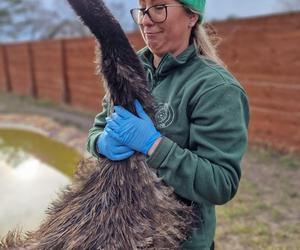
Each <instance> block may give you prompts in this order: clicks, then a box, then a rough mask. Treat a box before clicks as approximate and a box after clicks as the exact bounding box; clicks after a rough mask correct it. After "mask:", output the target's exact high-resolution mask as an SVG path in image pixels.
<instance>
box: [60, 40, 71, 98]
mask: <svg viewBox="0 0 300 250" xmlns="http://www.w3.org/2000/svg"><path fill="white" fill-rule="evenodd" d="M60 55H61V72H62V82H61V83H62V96H61V99H62V102H63V103H70V90H69V78H68V64H67V56H66V42H65V41H64V40H60Z"/></svg>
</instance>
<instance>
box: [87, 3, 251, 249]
mask: <svg viewBox="0 0 300 250" xmlns="http://www.w3.org/2000/svg"><path fill="white" fill-rule="evenodd" d="M139 5H140V8H137V9H133V10H131V15H132V17H133V19H134V21H135V22H136V23H137V24H138V25H139V27H140V31H141V33H142V36H143V38H144V40H145V43H146V45H147V47H145V48H144V49H142V50H141V51H139V56H140V58H141V61H142V63H143V64H144V69H145V71H146V74H147V79H148V81H149V84H150V88H151V93H152V95H153V97H154V100H155V105H156V121H157V124H156V128H155V126H154V124H153V123H152V121H151V119H150V118H149V117H148V115H147V114H146V113H145V112H144V111H143V108H142V107H141V105H140V104H139V102H137V101H135V107H136V111H137V116H136V115H134V114H132V113H130V112H129V111H127V110H125V109H124V108H123V107H120V106H117V107H115V110H114V113H113V114H112V115H111V116H109V117H107V116H108V114H109V106H108V104H107V102H106V100H105V98H104V102H103V111H102V112H101V113H100V114H98V115H97V116H96V118H95V123H94V125H93V127H92V128H91V130H90V132H89V137H88V144H87V148H88V151H89V152H91V153H92V154H93V155H95V156H99V155H100V154H102V155H104V156H106V157H107V158H109V159H111V160H122V159H125V158H128V157H130V156H131V155H132V154H133V153H134V152H135V151H138V152H141V153H143V154H145V155H147V162H148V165H149V166H150V167H152V168H154V169H156V170H157V174H158V175H159V176H160V177H162V179H163V180H164V181H165V182H166V183H167V184H168V185H170V186H172V187H173V188H174V190H175V192H176V194H178V196H179V197H181V199H182V200H183V201H184V202H186V203H188V204H194V205H195V207H196V209H197V213H198V215H199V218H200V220H199V221H198V222H197V225H195V228H194V229H193V230H192V232H191V233H190V236H189V237H188V239H187V240H186V241H185V242H183V244H182V249H197V250H199V249H213V248H214V243H213V239H214V235H215V226H216V217H215V205H221V204H224V203H226V202H228V201H229V200H230V199H232V198H233V197H234V195H235V193H236V192H237V188H238V184H239V180H240V176H241V169H240V162H241V158H242V156H243V154H244V152H245V150H246V146H247V126H248V121H249V109H248V101H247V97H246V94H245V92H244V90H243V88H242V87H241V86H240V84H239V83H238V81H237V80H236V79H235V78H234V77H233V76H232V75H231V74H230V73H229V72H228V71H227V70H225V69H224V67H222V63H221V60H220V59H219V58H218V57H217V55H216V52H215V49H214V47H213V46H212V44H211V42H210V40H209V37H208V35H207V34H206V31H205V29H204V27H203V26H202V19H203V11H204V6H205V0H180V1H175V0H159V1H157V0H140V1H139Z"/></svg>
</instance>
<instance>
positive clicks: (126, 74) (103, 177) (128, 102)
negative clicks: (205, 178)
mask: <svg viewBox="0 0 300 250" xmlns="http://www.w3.org/2000/svg"><path fill="white" fill-rule="evenodd" d="M68 1H69V3H70V5H71V6H72V7H73V9H74V10H75V12H76V13H77V14H78V15H79V16H80V18H81V20H82V21H83V22H84V24H85V25H87V26H88V27H89V28H90V30H91V31H92V33H93V34H94V36H95V37H96V39H97V41H98V42H99V44H100V47H101V49H100V50H101V53H99V54H98V61H99V69H100V70H101V72H99V73H102V74H103V76H104V77H105V79H106V88H107V96H109V97H110V101H111V104H112V105H116V104H117V105H122V106H124V107H125V108H127V109H129V110H131V111H132V112H135V111H134V109H133V100H134V99H138V100H139V101H140V102H141V103H142V105H143V106H144V109H145V111H146V112H147V113H148V114H149V115H150V116H151V117H152V118H153V117H154V111H153V106H152V98H151V95H150V92H149V90H148V88H147V82H146V78H145V76H144V72H143V68H142V66H141V64H140V61H139V60H138V58H137V56H136V54H135V52H134V50H133V49H132V48H131V46H130V44H129V42H128V40H127V38H126V36H125V34H124V32H123V31H122V29H121V27H120V25H119V23H118V22H117V21H116V20H115V19H114V17H113V16H112V15H111V14H110V12H109V11H108V9H107V8H106V6H105V5H104V3H103V1H101V0H68ZM100 54H101V55H100ZM193 219H194V216H193V212H192V207H191V206H187V205H185V204H183V203H181V202H179V201H178V200H177V199H176V197H175V195H174V194H173V190H172V189H171V188H169V187H167V186H165V185H164V184H163V182H162V181H161V180H160V179H159V178H157V176H156V174H155V173H154V172H153V171H152V170H151V169H150V167H149V166H147V164H146V161H145V157H144V156H143V155H141V154H138V153H136V154H135V155H134V156H132V157H131V158H129V159H127V160H124V161H110V160H108V159H105V158H100V159H99V160H98V161H97V162H95V161H93V160H85V161H83V162H82V163H81V164H80V165H79V166H78V168H77V172H76V175H75V179H74V181H73V183H72V184H71V185H70V186H68V187H67V189H66V190H65V191H64V192H62V193H61V194H60V196H59V198H58V200H57V201H55V202H53V203H52V204H51V206H50V207H49V209H48V211H47V217H46V219H45V221H44V222H43V223H42V224H41V225H40V227H39V228H38V229H37V230H36V231H34V232H29V233H27V234H25V235H24V236H22V235H21V233H20V232H12V233H9V234H8V235H7V236H6V237H5V238H4V239H3V240H2V241H1V242H0V249H18V250H21V249H22V250H23V249H24V250H29V249H30V250H31V249H32V250H33V249H35V250H49V249H59V250H60V249H64V250H75V249H105V250H106V249H107V250H131V249H179V248H180V243H181V242H182V241H183V240H184V239H185V237H186V233H187V232H188V231H189V229H190V226H191V222H192V220H193Z"/></svg>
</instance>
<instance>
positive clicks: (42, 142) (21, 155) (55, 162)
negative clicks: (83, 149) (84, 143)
mask: <svg viewBox="0 0 300 250" xmlns="http://www.w3.org/2000/svg"><path fill="white" fill-rule="evenodd" d="M28 155H30V156H33V157H35V158H37V159H39V160H40V161H41V162H43V163H46V164H48V165H50V166H52V167H54V168H56V169H57V170H58V171H60V172H61V173H63V174H65V175H67V176H72V175H73V173H74V170H75V167H76V165H77V163H78V161H79V160H80V159H81V155H80V154H79V153H78V152H77V151H75V150H74V149H72V148H70V147H67V146H65V145H64V144H62V143H59V142H57V141H55V140H53V139H51V138H48V137H46V136H44V135H41V134H38V133H34V132H31V131H27V130H21V129H10V128H8V129H6V128H0V159H2V160H3V159H5V160H6V162H7V163H8V165H10V166H11V167H15V166H17V165H18V164H20V162H22V161H23V160H25V159H26V158H27V157H28Z"/></svg>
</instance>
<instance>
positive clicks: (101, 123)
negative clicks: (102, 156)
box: [86, 97, 109, 157]
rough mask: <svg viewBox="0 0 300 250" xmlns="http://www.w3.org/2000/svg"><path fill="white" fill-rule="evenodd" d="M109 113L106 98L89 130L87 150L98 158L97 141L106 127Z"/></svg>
mask: <svg viewBox="0 0 300 250" xmlns="http://www.w3.org/2000/svg"><path fill="white" fill-rule="evenodd" d="M108 113H109V111H108V103H107V100H106V98H105V97H104V98H103V100H102V111H101V113H99V114H97V115H96V117H95V120H94V123H93V126H92V128H91V129H90V130H89V133H88V138H87V143H86V148H87V151H88V152H90V153H91V154H92V155H93V156H95V157H98V153H97V151H96V140H97V138H98V136H99V135H101V133H102V131H103V129H104V127H105V125H106V120H105V118H106V117H107V114H108Z"/></svg>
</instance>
